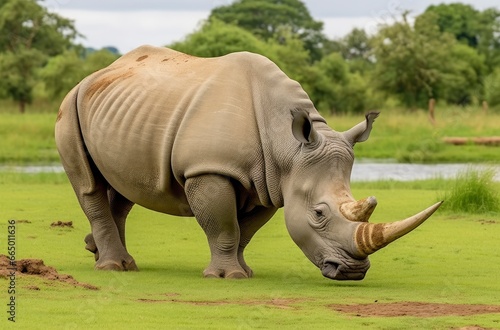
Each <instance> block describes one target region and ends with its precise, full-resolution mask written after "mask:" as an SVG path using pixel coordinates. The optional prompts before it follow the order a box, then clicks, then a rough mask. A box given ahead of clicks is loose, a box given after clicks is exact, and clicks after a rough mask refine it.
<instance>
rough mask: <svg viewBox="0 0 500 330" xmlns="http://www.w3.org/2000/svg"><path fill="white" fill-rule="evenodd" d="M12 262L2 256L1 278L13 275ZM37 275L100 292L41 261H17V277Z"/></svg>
mask: <svg viewBox="0 0 500 330" xmlns="http://www.w3.org/2000/svg"><path fill="white" fill-rule="evenodd" d="M10 268H11V265H10V260H9V258H8V257H7V256H6V255H3V254H2V255H0V277H4V278H6V277H8V276H9V275H10V273H11V271H12V270H11V269H10ZM25 275H35V276H39V277H40V278H42V279H45V280H51V281H59V282H63V283H67V284H71V285H74V286H81V287H84V288H86V289H90V290H98V288H97V287H96V286H93V285H90V284H86V283H80V282H78V281H77V280H75V279H74V278H73V276H71V275H66V274H59V273H58V272H57V270H56V269H55V268H54V267H50V266H45V264H44V263H43V260H40V259H21V260H16V276H25ZM28 289H30V290H39V288H36V287H33V286H32V287H29V288H28Z"/></svg>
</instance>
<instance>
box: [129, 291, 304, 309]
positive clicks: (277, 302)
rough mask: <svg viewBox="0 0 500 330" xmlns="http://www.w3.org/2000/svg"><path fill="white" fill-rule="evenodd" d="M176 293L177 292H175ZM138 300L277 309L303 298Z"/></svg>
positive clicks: (289, 307) (291, 306) (288, 307)
mask: <svg viewBox="0 0 500 330" xmlns="http://www.w3.org/2000/svg"><path fill="white" fill-rule="evenodd" d="M175 295H178V294H175ZM138 301H140V302H144V303H178V304H188V305H195V306H224V305H245V306H255V305H265V306H269V307H274V308H279V309H297V307H296V306H293V305H294V304H296V303H300V302H304V301H306V300H305V299H293V298H273V299H263V300H241V301H230V300H180V299H150V298H140V299H138Z"/></svg>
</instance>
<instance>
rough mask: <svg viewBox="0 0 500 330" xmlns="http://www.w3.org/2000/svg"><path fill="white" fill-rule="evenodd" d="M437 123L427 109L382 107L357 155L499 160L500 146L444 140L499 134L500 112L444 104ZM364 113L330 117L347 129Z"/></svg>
mask: <svg viewBox="0 0 500 330" xmlns="http://www.w3.org/2000/svg"><path fill="white" fill-rule="evenodd" d="M436 113H437V114H436V125H435V126H433V125H431V123H430V121H429V119H428V115H427V113H426V112H424V111H415V112H406V111H398V110H383V109H382V110H381V114H380V116H379V117H378V118H377V119H376V121H375V124H374V125H373V130H372V132H371V134H370V138H369V139H368V141H366V142H363V143H358V144H357V145H356V147H355V149H354V151H355V154H356V157H361V158H373V159H395V160H397V161H398V162H403V163H467V162H472V163H488V162H491V163H495V162H496V163H498V162H499V161H500V152H498V147H489V146H480V145H473V144H470V145H463V146H454V145H450V144H445V143H443V142H442V138H443V137H488V136H498V135H499V131H498V123H499V122H500V114H498V113H488V114H484V113H483V112H482V111H481V110H480V109H474V108H452V107H450V108H443V109H441V108H440V109H438V110H436ZM362 120H363V118H362V116H337V117H330V118H328V123H329V125H330V126H331V127H333V128H334V129H336V130H339V131H343V130H347V129H349V128H350V127H352V126H353V125H355V124H357V123H358V122H360V121H362Z"/></svg>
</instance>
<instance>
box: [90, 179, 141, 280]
mask: <svg viewBox="0 0 500 330" xmlns="http://www.w3.org/2000/svg"><path fill="white" fill-rule="evenodd" d="M108 201H109V205H110V209H111V214H112V216H113V220H114V221H115V224H116V227H117V228H118V234H119V236H120V241H121V243H122V244H123V246H124V247H125V249H127V245H126V240H125V222H126V220H127V216H128V214H129V212H130V210H131V209H132V206H134V203H133V202H131V201H129V200H128V199H126V198H125V197H123V196H122V195H121V194H120V193H118V192H117V191H116V190H115V189H114V188H113V187H109V188H108ZM84 241H85V243H86V245H85V249H86V250H88V251H90V252H92V253H93V254H94V258H95V261H98V260H99V250H98V249H97V245H96V243H95V240H94V236H93V235H92V233H90V234H88V235H87V236H86V237H85V240H84ZM130 266H132V267H134V268H137V266H136V265H135V263H133V265H130ZM127 270H137V269H127Z"/></svg>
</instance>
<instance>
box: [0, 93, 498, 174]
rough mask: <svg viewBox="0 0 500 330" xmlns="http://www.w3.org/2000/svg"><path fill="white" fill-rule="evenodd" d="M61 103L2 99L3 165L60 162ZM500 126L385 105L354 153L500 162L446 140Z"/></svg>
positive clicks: (494, 151)
mask: <svg viewBox="0 0 500 330" xmlns="http://www.w3.org/2000/svg"><path fill="white" fill-rule="evenodd" d="M58 106H59V104H58V103H57V102H52V104H51V103H40V105H38V106H37V105H33V106H31V107H30V108H29V109H28V110H27V111H28V113H26V114H24V115H21V114H18V113H17V112H16V107H15V105H14V104H11V103H6V102H5V101H3V102H0V164H47V163H57V162H58V161H59V158H58V155H57V151H56V150H55V146H54V133H53V131H54V124H55V118H56V113H57V109H58ZM49 109H52V110H51V111H49ZM327 120H328V122H329V124H330V126H331V127H333V128H334V129H336V130H338V131H343V130H347V129H349V128H350V127H352V126H354V125H355V124H357V123H359V122H360V121H362V120H363V116H362V115H349V116H334V117H333V116H332V117H328V118H327ZM499 125H500V114H499V113H493V112H492V113H489V114H484V113H483V112H482V111H481V110H479V109H471V108H445V109H442V110H441V109H439V108H438V110H437V111H436V124H435V125H434V126H433V125H431V123H430V121H429V119H428V117H427V114H426V113H425V112H423V111H415V112H412V113H410V112H404V111H399V110H386V111H382V112H381V115H380V117H379V118H378V119H377V120H376V122H375V124H374V129H373V131H372V134H371V136H370V139H369V140H368V141H367V142H365V143H359V144H358V145H356V148H355V152H356V157H358V158H372V159H392V160H395V161H398V162H405V163H407V162H410V163H452V162H453V163H466V162H472V163H499V162H500V152H499V150H498V147H488V146H478V145H473V144H470V145H463V146H453V145H448V144H444V143H443V142H442V138H443V137H488V136H499V135H500V132H499V127H500V126H499Z"/></svg>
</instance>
